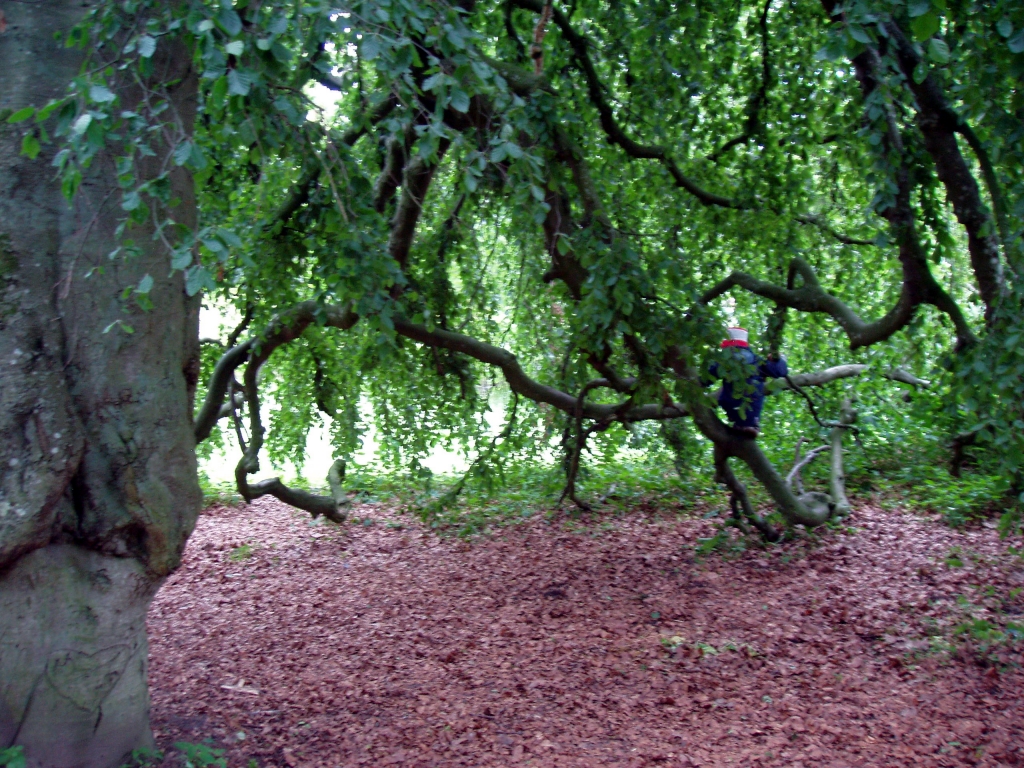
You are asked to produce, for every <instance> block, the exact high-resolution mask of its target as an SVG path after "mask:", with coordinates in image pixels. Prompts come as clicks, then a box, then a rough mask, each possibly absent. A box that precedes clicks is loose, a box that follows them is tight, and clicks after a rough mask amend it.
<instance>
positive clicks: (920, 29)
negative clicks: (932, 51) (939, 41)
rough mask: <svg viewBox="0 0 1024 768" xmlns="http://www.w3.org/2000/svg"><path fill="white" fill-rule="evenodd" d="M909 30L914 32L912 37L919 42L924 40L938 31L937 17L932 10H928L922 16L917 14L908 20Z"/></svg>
mask: <svg viewBox="0 0 1024 768" xmlns="http://www.w3.org/2000/svg"><path fill="white" fill-rule="evenodd" d="M910 31H911V32H913V33H914V39H915V40H917V41H918V42H919V43H920V42H924V41H925V40H927V39H928V38H929V37H931V36H932V35H934V34H935V33H936V32H938V31H939V17H938V14H936V13H935V12H933V11H929V12H928V13H926V14H924V15H923V16H918V17H917V18H916V19H913V20H912V21H911V22H910Z"/></svg>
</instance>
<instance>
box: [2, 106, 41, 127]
mask: <svg viewBox="0 0 1024 768" xmlns="http://www.w3.org/2000/svg"><path fill="white" fill-rule="evenodd" d="M35 113H36V108H35V107H22V108H21V109H19V110H18V111H17V112H15V113H14V114H13V115H11V116H10V117H8V118H7V122H8V123H20V122H22V121H23V120H28V119H29V118H30V117H32V115H34V114H35Z"/></svg>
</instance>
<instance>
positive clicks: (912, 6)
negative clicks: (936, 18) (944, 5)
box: [907, 0, 932, 19]
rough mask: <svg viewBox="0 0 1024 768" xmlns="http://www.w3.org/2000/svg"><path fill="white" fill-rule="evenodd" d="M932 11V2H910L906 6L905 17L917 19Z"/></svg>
mask: <svg viewBox="0 0 1024 768" xmlns="http://www.w3.org/2000/svg"><path fill="white" fill-rule="evenodd" d="M931 9H932V0H911V1H910V3H908V4H907V15H908V16H910V18H912V19H913V18H917V17H918V16H924V15H925V14H926V13H928V12H929V11H931Z"/></svg>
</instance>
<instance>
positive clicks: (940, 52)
mask: <svg viewBox="0 0 1024 768" xmlns="http://www.w3.org/2000/svg"><path fill="white" fill-rule="evenodd" d="M928 58H929V59H931V60H932V61H934V62H935V63H936V64H946V63H947V62H948V61H949V46H948V45H946V41H945V40H943V39H941V38H938V37H933V38H932V39H931V40H930V41H929V43H928Z"/></svg>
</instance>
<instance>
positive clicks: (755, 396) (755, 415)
mask: <svg viewBox="0 0 1024 768" xmlns="http://www.w3.org/2000/svg"><path fill="white" fill-rule="evenodd" d="M729 349H730V350H732V353H733V354H734V355H736V357H737V358H738V359H739V360H740V361H741V362H743V363H745V364H746V365H748V366H750V367H752V368H753V369H754V373H753V374H751V375H750V376H748V377H747V387H746V389H745V388H744V387H742V386H741V387H738V389H739V392H734V391H733V383H734V382H732V381H729V380H728V379H725V380H724V383H723V384H722V393H721V394H720V395H719V396H718V404H719V405H720V406H722V408H724V409H725V413H726V415H727V416H728V417H729V422H730V423H731V424H732V425H733V426H734V427H754V428H755V429H760V427H761V410H762V409H763V408H764V381H765V379H769V378H771V379H779V378H782V377H783V376H786V375H787V374H788V373H789V366H788V365H786V358H785V357H781V356H780V357H779V359H778V360H767V361H762V360H761V358H759V357H758V356H757V355H755V354H754V353H753V351H751V349H750V347H748V346H746V345H745V344H743V343H736V342H734V343H733V344H731V345H730V346H729ZM710 371H711V375H712V376H714V377H716V378H723V379H724V375H722V374H720V373H719V371H718V364H717V363H712V364H711V366H710Z"/></svg>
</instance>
